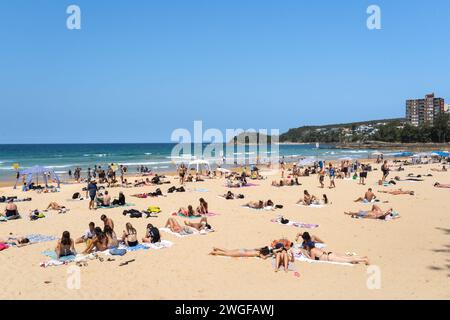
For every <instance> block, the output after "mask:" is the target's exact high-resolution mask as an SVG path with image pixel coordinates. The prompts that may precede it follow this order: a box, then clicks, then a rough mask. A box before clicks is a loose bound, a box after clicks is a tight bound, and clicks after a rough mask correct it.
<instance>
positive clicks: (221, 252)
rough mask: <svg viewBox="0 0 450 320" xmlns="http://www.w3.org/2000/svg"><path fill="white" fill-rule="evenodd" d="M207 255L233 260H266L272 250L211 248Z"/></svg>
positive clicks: (267, 248)
mask: <svg viewBox="0 0 450 320" xmlns="http://www.w3.org/2000/svg"><path fill="white" fill-rule="evenodd" d="M209 254H210V255H212V256H224V257H233V258H261V259H267V258H268V257H270V256H272V250H270V249H269V247H264V248H258V249H234V250H227V249H221V248H213V250H212V251H211V252H210V253H209Z"/></svg>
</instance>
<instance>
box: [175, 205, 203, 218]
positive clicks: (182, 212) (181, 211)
mask: <svg viewBox="0 0 450 320" xmlns="http://www.w3.org/2000/svg"><path fill="white" fill-rule="evenodd" d="M177 214H178V215H182V216H185V217H200V216H201V214H200V213H199V212H198V211H197V212H195V211H194V208H193V207H192V206H191V205H188V207H187V209H186V208H183V207H181V208H180V209H178V211H177Z"/></svg>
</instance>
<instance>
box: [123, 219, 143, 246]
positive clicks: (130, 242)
mask: <svg viewBox="0 0 450 320" xmlns="http://www.w3.org/2000/svg"><path fill="white" fill-rule="evenodd" d="M125 229H126V230H124V231H123V235H122V241H123V242H125V245H126V246H128V247H135V246H137V245H138V243H139V242H138V240H137V231H136V229H135V228H134V227H133V226H132V225H131V223H129V222H128V223H127V224H126V225H125Z"/></svg>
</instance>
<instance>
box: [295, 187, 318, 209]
mask: <svg viewBox="0 0 450 320" xmlns="http://www.w3.org/2000/svg"><path fill="white" fill-rule="evenodd" d="M316 200H317V198H316V197H315V196H314V195H310V194H309V192H308V190H305V191H303V199H300V200H298V201H297V204H303V205H305V206H309V205H311V203H313V201H316Z"/></svg>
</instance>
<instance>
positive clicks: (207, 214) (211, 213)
mask: <svg viewBox="0 0 450 320" xmlns="http://www.w3.org/2000/svg"><path fill="white" fill-rule="evenodd" d="M219 215H220V213H214V212H208V213H206V214H202V215H200V216H190V217H188V216H185V215H184V214H182V213H181V212H172V216H176V217H181V218H187V219H201V218H204V217H214V216H219Z"/></svg>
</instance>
